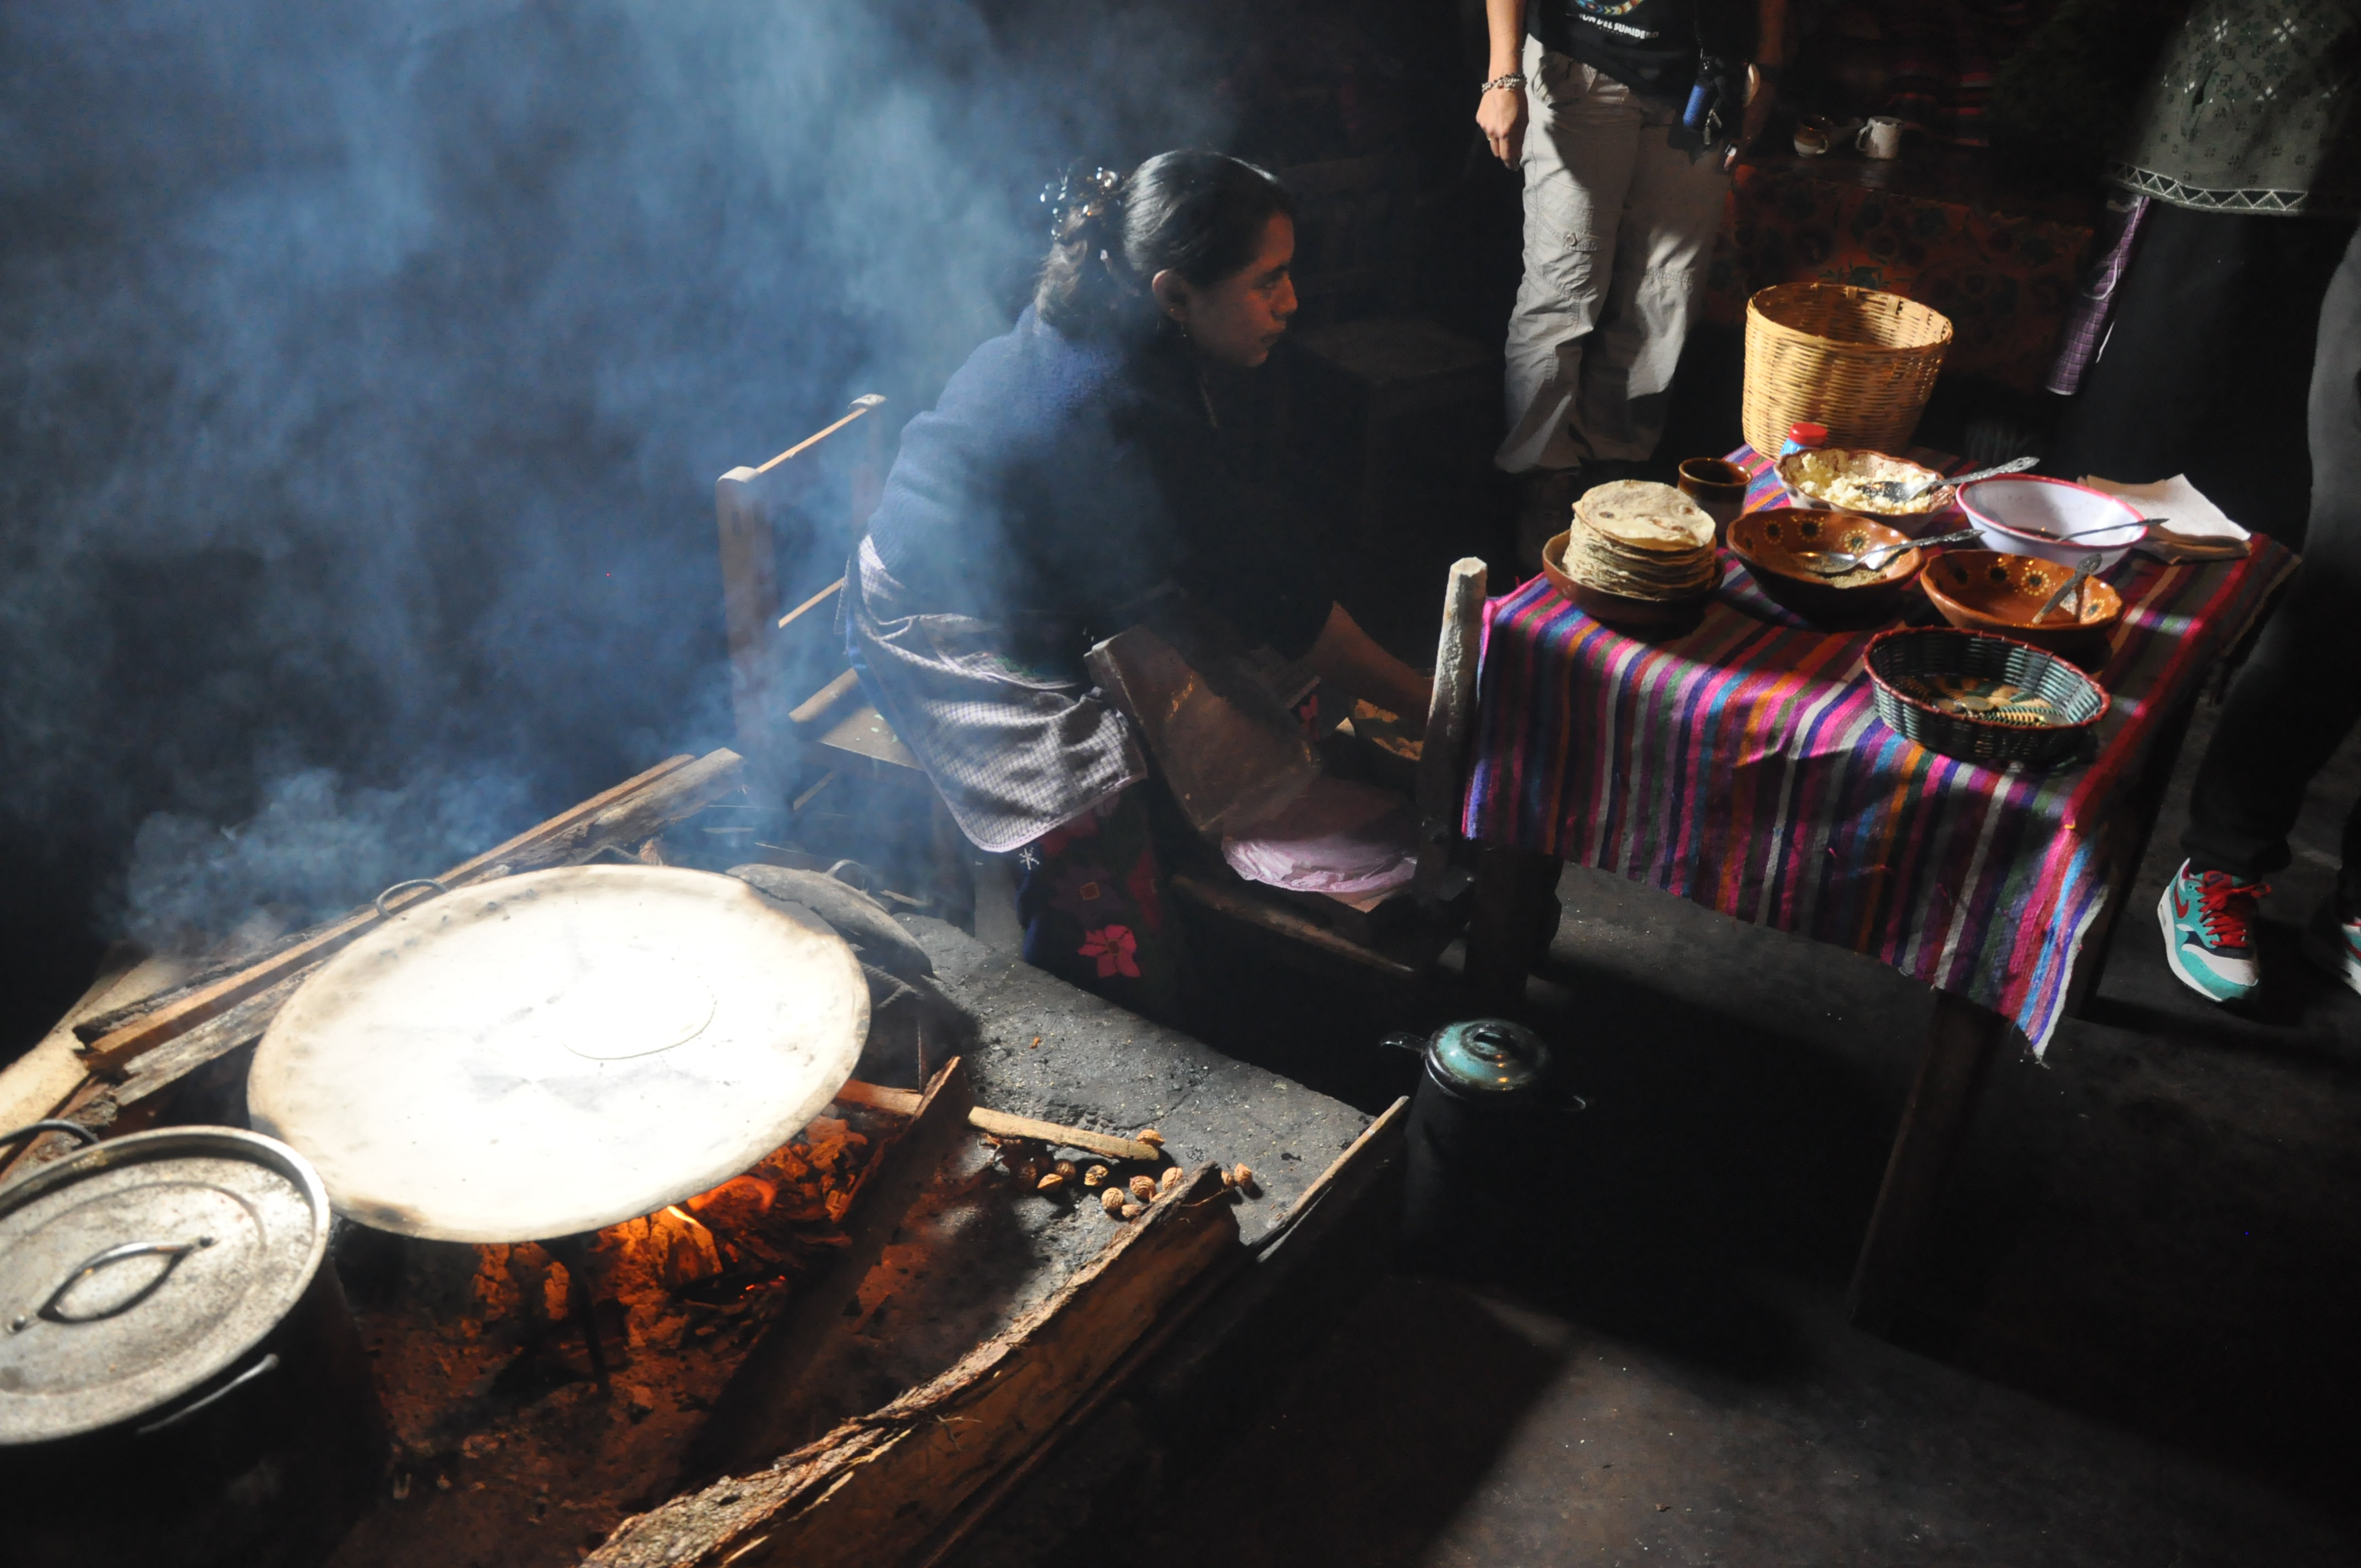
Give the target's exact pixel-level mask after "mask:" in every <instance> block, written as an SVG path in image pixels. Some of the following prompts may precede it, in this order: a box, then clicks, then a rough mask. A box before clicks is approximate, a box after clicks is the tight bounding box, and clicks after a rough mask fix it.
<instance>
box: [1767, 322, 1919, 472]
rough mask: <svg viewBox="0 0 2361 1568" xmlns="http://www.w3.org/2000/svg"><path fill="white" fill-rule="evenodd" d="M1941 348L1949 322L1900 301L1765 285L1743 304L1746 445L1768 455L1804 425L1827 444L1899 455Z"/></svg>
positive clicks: (1913, 428)
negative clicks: (1813, 426) (1816, 429)
mask: <svg viewBox="0 0 2361 1568" xmlns="http://www.w3.org/2000/svg"><path fill="white" fill-rule="evenodd" d="M1950 346H1951V322H1950V318H1949V317H1948V316H1946V315H1944V314H1943V313H1941V312H1939V311H1930V310H1928V309H1927V307H1926V306H1924V305H1922V304H1918V303H1917V302H1915V301H1911V300H1905V299H1904V298H1903V297H1902V296H1901V295H1899V294H1882V293H1880V292H1878V291H1876V290H1874V289H1850V288H1847V287H1845V286H1844V285H1843V284H1840V283H1774V284H1773V285H1772V286H1771V287H1770V288H1768V289H1764V290H1762V291H1759V292H1757V293H1756V294H1755V295H1754V297H1753V298H1752V299H1751V300H1749V301H1747V302H1746V394H1745V400H1744V406H1743V408H1742V409H1741V413H1740V423H1741V426H1742V428H1743V429H1744V430H1745V432H1746V444H1748V445H1749V446H1752V448H1754V450H1755V451H1757V452H1760V453H1762V454H1763V455H1764V456H1766V457H1776V456H1777V455H1779V448H1780V447H1781V446H1782V445H1784V444H1785V443H1786V440H1787V430H1788V427H1789V426H1790V425H1793V424H1794V423H1795V422H1796V421H1797V420H1810V421H1813V422H1815V423H1818V424H1824V425H1827V426H1828V444H1829V445H1830V446H1861V447H1867V448H1868V449H1869V450H1871V451H1872V452H1890V453H1896V454H1898V453H1900V452H1901V451H1902V450H1903V449H1904V448H1905V447H1906V446H1908V445H1909V444H1910V436H1911V433H1912V432H1914V431H1916V429H1917V428H1918V416H1919V414H1920V413H1921V412H1923V411H1925V410H1926V407H1927V393H1929V392H1931V391H1933V390H1934V389H1935V373H1936V372H1937V371H1938V370H1940V369H1941V368H1942V367H1943V352H1944V350H1946V349H1948V348H1949V347H1950Z"/></svg>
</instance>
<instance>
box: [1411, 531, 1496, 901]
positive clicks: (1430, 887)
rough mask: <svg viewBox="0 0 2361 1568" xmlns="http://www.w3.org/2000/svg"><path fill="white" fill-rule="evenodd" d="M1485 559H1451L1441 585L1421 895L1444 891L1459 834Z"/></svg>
mask: <svg viewBox="0 0 2361 1568" xmlns="http://www.w3.org/2000/svg"><path fill="white" fill-rule="evenodd" d="M1485 581H1486V577H1485V571H1484V563H1483V562H1482V561H1480V560H1478V559H1477V558H1476V557H1475V556H1473V555H1469V556H1466V557H1464V558H1463V559H1461V560H1457V561H1454V562H1453V563H1452V564H1451V576H1450V578H1449V580H1448V581H1447V582H1446V584H1445V585H1444V590H1443V636H1442V640H1441V641H1440V642H1439V643H1438V644H1437V646H1436V648H1435V651H1434V696H1433V700H1432V701H1431V702H1429V703H1428V705H1427V710H1426V740H1425V742H1424V744H1423V745H1422V746H1421V747H1420V749H1419V754H1418V801H1417V804H1418V822H1419V849H1418V880H1417V882H1416V883H1414V884H1413V886H1414V889H1415V891H1416V893H1417V894H1418V896H1419V897H1420V898H1422V899H1430V900H1431V899H1436V898H1444V897H1447V896H1449V894H1451V892H1452V891H1453V889H1452V888H1451V887H1450V885H1449V884H1450V882H1451V880H1452V876H1451V845H1452V842H1453V840H1455V839H1457V838H1458V837H1459V806H1460V802H1461V799H1462V796H1463V795H1464V793H1465V787H1466V768H1467V745H1468V741H1469V740H1471V739H1472V738H1473V737H1474V735H1475V732H1476V671H1477V661H1478V659H1479V658H1480V657H1481V655H1482V652H1483V647H1484V587H1485Z"/></svg>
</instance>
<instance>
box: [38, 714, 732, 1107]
mask: <svg viewBox="0 0 2361 1568" xmlns="http://www.w3.org/2000/svg"><path fill="white" fill-rule="evenodd" d="M714 755H716V756H722V755H729V753H724V752H716V753H714ZM708 760H709V759H708ZM732 761H733V762H734V761H735V758H734V757H732ZM695 766H697V760H696V759H692V758H690V757H688V756H686V755H683V756H678V757H672V758H668V759H666V760H665V761H664V762H659V763H657V764H656V765H655V766H654V767H653V768H650V769H649V770H648V771H647V772H645V773H641V774H638V775H637V776H636V777H633V778H630V779H626V780H625V781H624V782H623V783H621V784H617V785H616V786H615V787H614V788H612V789H610V790H606V791H602V792H601V793H599V794H598V795H592V796H591V797H590V798H589V799H588V800H586V801H584V802H582V803H581V804H580V805H579V806H573V807H571V808H570V809H568V810H566V811H562V812H560V813H559V814H558V815H556V816H555V817H551V818H550V819H549V820H548V821H546V822H544V823H542V824H541V825H540V826H538V827H536V828H530V829H528V830H527V831H525V832H522V833H520V834H518V835H517V836H516V837H515V838H513V839H509V840H508V841H507V842H506V843H504V844H501V845H500V846H498V847H497V848H494V849H491V850H486V851H485V852H484V853H482V854H480V855H478V856H476V857H475V858H474V859H473V860H468V861H461V862H460V863H459V864H458V865H456V866H454V867H452V868H451V869H450V870H449V871H447V872H444V873H443V875H442V877H441V878H440V879H439V880H440V881H442V882H443V883H445V885H447V886H454V887H456V886H460V885H463V884H465V883H469V882H472V881H475V880H478V879H479V878H481V877H483V876H484V875H485V874H486V873H487V872H495V871H500V870H501V869H502V868H504V867H505V866H506V863H507V862H508V861H511V859H515V858H519V857H521V856H522V854H523V853H524V852H525V851H526V850H533V849H535V848H537V847H540V846H542V845H544V844H547V843H549V842H551V841H553V840H555V839H560V838H564V837H566V836H567V835H569V834H571V833H573V832H574V831H575V830H576V829H577V828H586V829H587V828H588V827H589V825H590V824H592V823H593V822H594V821H596V820H597V819H598V817H600V816H601V814H602V813H606V812H609V811H610V810H612V809H615V808H616V807H617V805H618V803H620V802H628V801H629V800H630V798H631V796H632V795H634V794H636V793H638V792H640V791H642V790H645V789H648V788H650V787H652V786H654V785H657V784H662V783H663V782H664V780H665V779H666V778H667V777H669V776H671V775H673V774H675V773H681V772H683V771H685V770H687V769H690V768H693V767H695ZM432 896H434V894H433V892H432V890H431V889H425V888H421V889H418V890H416V891H414V892H412V893H411V894H406V895H405V896H404V897H403V898H402V899H401V902H400V903H399V904H397V905H395V909H396V911H397V912H398V911H399V910H400V909H402V908H407V907H408V906H409V905H412V904H414V903H416V902H418V901H419V900H420V899H422V898H429V897H432ZM381 918H382V916H379V914H378V912H377V910H376V908H375V907H374V906H372V907H369V908H366V909H361V910H357V911H355V912H354V913H353V914H351V915H348V916H346V917H345V918H344V919H342V920H339V921H337V922H336V923H335V925H333V926H330V927H327V928H326V929H325V930H324V931H322V932H321V933H320V934H319V935H317V936H315V937H313V938H310V939H308V940H306V941H302V942H298V943H296V944H295V945H294V946H292V947H290V948H281V949H280V950H279V951H277V952H275V953H273V954H271V955H270V956H269V958H267V959H263V960H262V961H261V962H259V963H256V964H251V965H248V966H247V968H245V969H243V970H238V971H237V972H236V973H235V974H231V975H228V976H225V978H223V979H221V980H217V981H214V982H213V983H211V984H209V985H205V986H203V987H200V988H199V989H198V990H196V991H194V992H189V993H188V994H186V995H183V996H181V997H180V998H178V999H177V1000H175V1001H173V1002H171V1003H169V1004H168V1005H166V1006H164V1007H161V1008H159V1009H157V1010H156V1011H154V1012H152V1013H149V1014H147V1015H145V1016H144V1017H142V1018H140V1019H138V1020H137V1021H134V1022H131V1023H127V1024H125V1025H123V1026H122V1027H120V1028H118V1029H115V1030H114V1031H112V1032H110V1033H109V1034H106V1035H104V1036H101V1037H100V1038H99V1039H97V1040H95V1041H93V1043H92V1044H91V1046H90V1048H89V1050H88V1051H87V1052H86V1053H85V1054H84V1056H83V1058H82V1066H83V1068H84V1069H85V1070H87V1071H90V1072H93V1073H113V1072H115V1071H117V1070H119V1069H121V1068H122V1066H123V1064H125V1063H126V1062H128V1061H129V1060H131V1058H134V1057H137V1056H138V1055H140V1054H141V1053H142V1052H145V1051H149V1050H153V1049H154V1048H155V1047H158V1046H160V1045H162V1044H163V1043H164V1042H165V1041H166V1040H169V1039H171V1038H172V1037H173V1036H177V1035H180V1034H183V1033H185V1032H186V1031H188V1030H190V1029H192V1028H194V1027H196V1026H197V1025H199V1024H202V1023H203V1022H204V1021H205V1020H206V1019H208V1018H214V1017H218V1016H220V1015H221V1014H224V1013H225V1012H227V1011H228V1010H229V1009H231V1008H232V1007H235V1006H236V1005H237V1004H238V1003H241V1002H244V1001H245V1000H246V999H247V998H248V997H250V996H254V995H256V994H258V993H259V992H264V991H268V990H269V988H270V987H272V986H274V985H276V984H278V983H279V982H280V981H282V980H285V979H286V978H287V977H288V976H290V975H291V974H296V973H299V972H301V971H302V970H306V969H309V968H310V967H311V966H312V965H313V964H316V963H318V962H320V961H321V960H322V959H326V958H328V957H330V956H331V955H333V954H335V953H337V952H341V951H342V950H343V949H344V948H346V947H347V946H349V945H350V944H351V943H352V942H353V941H354V940H355V939H356V938H358V937H359V936H360V935H361V933H363V932H364V931H367V930H368V929H369V928H370V927H374V926H376V925H377V924H378V923H379V920H380V919H381Z"/></svg>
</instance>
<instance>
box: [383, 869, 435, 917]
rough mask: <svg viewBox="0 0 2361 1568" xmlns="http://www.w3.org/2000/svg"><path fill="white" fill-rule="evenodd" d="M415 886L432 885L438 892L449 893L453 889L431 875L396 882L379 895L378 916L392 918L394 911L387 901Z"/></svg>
mask: <svg viewBox="0 0 2361 1568" xmlns="http://www.w3.org/2000/svg"><path fill="white" fill-rule="evenodd" d="M413 887H431V888H433V889H434V891H435V892H437V893H448V892H450V891H451V890H450V889H449V888H447V887H445V886H444V885H443V883H440V882H437V881H436V880H435V879H434V878H433V877H431V876H414V877H412V878H411V879H410V880H409V881H408V882H398V883H394V884H393V885H392V886H391V887H390V888H387V889H386V890H385V891H384V892H383V893H380V894H378V895H377V913H378V917H379V919H381V920H390V919H392V918H393V911H391V910H390V909H388V908H387V907H386V906H385V901H386V900H387V899H389V898H391V897H392V896H393V895H394V894H397V893H408V892H409V891H410V890H411V889H412V888H413Z"/></svg>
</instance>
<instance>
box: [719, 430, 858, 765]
mask: <svg viewBox="0 0 2361 1568" xmlns="http://www.w3.org/2000/svg"><path fill="white" fill-rule="evenodd" d="M884 406H885V400H884V398H882V397H880V396H878V395H877V394H876V393H874V392H872V393H870V394H868V395H866V396H864V397H860V398H855V399H854V400H853V401H852V407H851V411H849V412H847V413H846V414H845V416H844V417H843V418H842V419H840V420H838V421H837V422H835V423H834V424H831V425H829V427H828V428H827V429H825V430H823V431H821V432H819V433H818V434H816V435H812V436H808V437H807V438H805V439H804V440H802V441H799V442H797V443H796V444H795V445H793V446H791V447H789V448H787V450H785V452H782V453H780V454H779V455H777V456H776V457H774V458H772V459H771V460H770V461H769V462H767V463H765V464H763V466H761V467H759V468H732V469H730V471H729V472H728V473H726V474H724V475H722V476H721V477H719V479H716V480H715V481H714V482H713V510H714V520H715V522H716V524H717V525H718V527H719V530H720V546H721V613H722V621H723V624H724V626H725V627H726V629H727V630H728V632H729V638H730V707H731V709H732V711H733V712H734V713H735V715H736V717H737V721H738V750H739V752H740V753H741V755H742V756H744V757H745V759H746V762H747V782H748V784H749V786H750V788H752V789H753V791H754V793H755V794H756V795H758V796H763V795H770V794H773V793H774V792H775V791H776V790H777V788H778V787H779V785H780V784H781V783H782V782H783V778H784V774H783V769H784V766H785V761H786V748H785V742H784V737H785V734H786V732H787V723H788V719H787V714H788V710H789V709H790V708H792V707H794V706H795V704H796V702H797V701H798V700H800V699H801V697H802V696H803V695H804V694H803V693H802V692H801V690H800V689H799V686H800V683H801V680H802V677H803V676H804V675H805V674H807V672H806V671H805V669H804V668H803V666H804V665H806V664H808V663H814V662H815V661H820V660H824V659H825V657H826V656H827V654H828V653H829V652H830V650H829V648H828V647H827V643H828V642H829V640H830V639H832V636H833V627H834V623H835V619H836V618H835V616H834V615H833V614H832V613H817V611H818V610H821V609H825V608H827V607H825V606H823V605H822V603H821V601H823V600H829V599H832V598H833V596H834V595H835V594H836V593H837V591H838V590H839V589H840V587H841V586H842V583H841V579H839V581H838V582H837V583H834V584H831V585H830V586H829V587H827V588H824V589H822V590H821V591H820V592H819V593H818V594H817V595H815V596H813V597H812V598H808V599H807V600H805V602H804V603H803V604H801V605H798V606H796V607H795V608H794V609H786V607H785V606H783V605H782V603H781V601H780V586H779V569H778V560H779V544H780V539H779V530H780V528H781V526H782V525H783V524H784V523H785V521H786V520H787V519H788V517H789V516H790V515H791V509H794V508H796V506H797V505H798V503H800V502H801V501H803V500H804V499H806V498H807V497H810V496H812V495H813V494H814V493H815V492H816V491H817V490H818V483H819V481H820V479H821V478H822V477H824V476H823V473H822V470H821V465H822V463H823V462H824V461H825V462H827V463H829V466H834V467H837V468H838V469H839V471H840V472H841V473H843V474H844V476H845V478H846V480H847V487H846V488H847V494H848V503H849V504H848V508H847V513H848V515H847V517H846V520H845V529H844V532H843V533H842V535H841V536H840V537H835V538H813V539H797V540H793V541H790V543H793V544H795V545H796V547H797V548H799V549H806V550H810V551H813V552H815V553H817V554H822V555H825V556H827V557H829V559H832V560H834V561H842V560H843V559H844V558H845V557H846V555H847V554H850V552H851V549H852V547H853V544H854V543H855V542H857V541H858V540H859V539H860V537H861V532H862V529H864V528H866V527H867V526H868V525H869V515H870V513H871V512H873V511H874V510H877V499H878V497H879V496H880V495H881V494H882V493H883V492H884V485H885V426H884V418H883V416H882V415H881V414H880V413H879V412H878V411H879V410H881V409H883V408H884ZM783 610H784V611H785V613H782V612H783ZM783 629H785V631H783ZM788 633H793V634H794V635H793V636H792V638H790V636H789V635H787V634H788ZM790 641H792V642H793V644H794V645H793V646H788V645H784V644H786V643H788V642H790ZM807 642H808V644H809V646H808V647H807V646H805V644H806V643H807Z"/></svg>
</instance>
